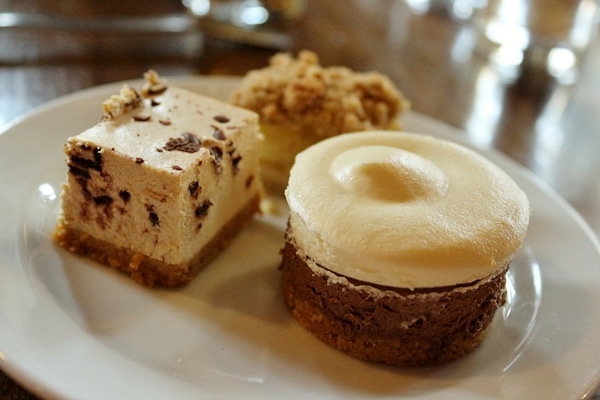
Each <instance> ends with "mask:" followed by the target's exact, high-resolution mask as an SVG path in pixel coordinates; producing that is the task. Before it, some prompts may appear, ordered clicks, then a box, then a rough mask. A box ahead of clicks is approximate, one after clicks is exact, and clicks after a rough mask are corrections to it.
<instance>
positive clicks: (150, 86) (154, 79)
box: [142, 69, 167, 97]
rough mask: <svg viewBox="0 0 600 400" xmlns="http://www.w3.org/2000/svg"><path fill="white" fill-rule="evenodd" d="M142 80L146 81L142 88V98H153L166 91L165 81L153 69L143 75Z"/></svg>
mask: <svg viewBox="0 0 600 400" xmlns="http://www.w3.org/2000/svg"><path fill="white" fill-rule="evenodd" d="M144 80H145V81H146V82H144V86H143V87H142V95H143V96H144V97H150V96H155V95H157V94H161V93H163V92H164V91H165V90H167V81H166V80H164V79H162V78H161V77H160V75H158V73H157V72H156V71H155V70H153V69H151V70H149V71H148V72H145V73H144Z"/></svg>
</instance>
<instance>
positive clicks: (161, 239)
mask: <svg viewBox="0 0 600 400" xmlns="http://www.w3.org/2000/svg"><path fill="white" fill-rule="evenodd" d="M145 78H146V82H145V84H144V86H143V87H142V88H141V90H136V89H134V88H132V87H130V86H127V85H124V86H123V88H122V89H121V91H120V93H118V94H116V95H114V96H111V97H110V98H109V99H107V100H106V101H105V102H104V103H103V104H102V106H103V112H104V115H103V117H102V121H101V122H100V123H98V124H97V125H95V126H93V127H91V128H89V129H87V130H86V131H84V132H82V133H80V134H78V135H76V136H73V137H70V138H69V139H68V140H67V141H66V143H65V145H64V152H65V154H66V163H67V178H66V182H65V183H64V184H63V187H62V189H63V192H62V196H61V210H60V215H59V218H58V223H57V226H56V229H55V231H54V239H55V240H56V242H57V243H58V244H59V245H61V246H62V247H64V248H66V249H67V250H69V251H71V252H74V253H77V254H80V255H83V256H86V257H90V258H92V259H94V260H97V261H98V262H100V263H102V264H105V265H108V266H110V267H113V268H116V269H118V270H120V271H122V272H124V273H126V274H128V275H129V276H131V277H132V278H133V279H135V280H136V281H138V282H140V283H141V284H143V285H145V286H148V287H154V286H160V287H179V286H183V285H186V284H187V283H189V282H190V281H191V280H192V279H193V278H194V276H195V275H196V274H197V273H198V271H199V270H200V269H201V268H202V267H203V266H205V265H206V264H208V263H209V262H210V261H211V260H213V259H214V258H215V257H217V256H218V255H219V254H220V253H221V252H222V251H223V250H224V249H225V248H226V247H227V246H228V245H229V244H230V243H231V241H232V240H233V239H234V238H235V236H236V234H237V233H238V232H239V231H240V230H241V229H242V228H243V227H244V226H245V225H246V224H247V223H248V222H249V221H250V220H251V219H252V218H253V216H254V215H255V214H256V213H257V212H258V211H259V202H260V198H261V195H262V184H261V182H260V175H259V169H258V168H259V166H258V155H257V151H256V148H257V143H258V142H259V141H260V140H261V134H260V132H259V128H258V116H257V114H255V113H253V112H251V111H248V110H245V109H242V108H239V107H235V106H232V105H230V104H228V103H225V102H221V101H219V100H216V99H212V98H208V97H205V96H201V95H199V94H196V93H192V92H190V91H188V90H186V89H183V88H178V87H171V86H170V85H169V84H168V82H167V81H166V80H163V79H162V78H160V77H159V76H158V74H156V73H155V72H154V71H149V72H147V73H146V74H145Z"/></svg>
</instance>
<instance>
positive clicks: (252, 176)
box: [246, 175, 254, 189]
mask: <svg viewBox="0 0 600 400" xmlns="http://www.w3.org/2000/svg"><path fill="white" fill-rule="evenodd" d="M252 181H254V175H250V176H249V177H248V179H246V189H247V188H249V187H250V185H252Z"/></svg>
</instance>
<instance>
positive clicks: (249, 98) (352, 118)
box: [231, 50, 408, 187]
mask: <svg viewBox="0 0 600 400" xmlns="http://www.w3.org/2000/svg"><path fill="white" fill-rule="evenodd" d="M231 101H232V103H233V104H235V105H238V106H241V107H244V108H247V109H250V110H253V111H255V112H257V113H258V114H259V115H260V122H261V130H262V132H263V133H264V135H265V141H264V143H263V148H262V152H261V163H262V164H263V167H265V169H266V170H265V171H264V172H266V173H267V179H269V180H275V181H279V182H270V183H274V185H275V186H282V187H285V183H286V182H287V177H288V173H289V169H290V168H291V166H292V164H293V161H294V157H295V155H296V154H297V153H298V152H300V151H301V150H303V149H305V148H306V147H308V146H309V145H311V144H314V143H316V142H317V141H319V140H322V139H325V138H327V137H331V136H335V135H339V134H341V133H345V132H353V131H362V130H371V129H390V128H393V127H394V126H395V124H396V122H397V119H398V117H399V116H400V115H401V114H402V112H403V111H405V110H406V109H407V107H408V102H407V101H406V99H405V98H404V97H403V95H402V94H401V93H400V91H399V90H398V89H397V88H396V87H395V85H394V84H393V82H392V81H391V80H390V79H389V78H388V77H387V76H385V75H383V74H380V73H377V72H366V73H359V72H355V71H352V70H351V69H349V68H346V67H343V66H333V67H322V66H321V65H319V59H318V57H317V55H316V54H315V53H313V52H311V51H307V50H304V51H301V52H300V53H299V54H298V57H297V58H293V57H292V56H291V55H290V54H287V53H279V54H276V55H275V56H273V57H272V59H271V61H270V65H269V66H267V67H265V68H262V69H258V70H254V71H251V72H249V73H248V74H247V75H246V76H245V77H244V78H243V80H242V82H241V83H240V85H239V86H238V87H237V88H236V90H235V91H234V93H233V95H232V99H231Z"/></svg>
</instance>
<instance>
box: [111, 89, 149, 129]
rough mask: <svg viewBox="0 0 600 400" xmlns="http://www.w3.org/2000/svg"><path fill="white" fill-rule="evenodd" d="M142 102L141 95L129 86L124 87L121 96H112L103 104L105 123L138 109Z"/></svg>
mask: <svg viewBox="0 0 600 400" xmlns="http://www.w3.org/2000/svg"><path fill="white" fill-rule="evenodd" d="M141 102H142V98H141V97H140V95H139V93H138V92H137V91H136V90H135V89H134V88H132V87H131V86H129V85H123V87H122V88H121V90H120V92H119V94H115V95H112V96H110V97H109V98H108V99H107V100H105V101H104V102H103V103H102V110H103V111H104V114H103V116H102V120H103V121H110V120H112V119H115V118H117V117H120V116H121V115H123V114H125V113H127V112H129V111H130V110H133V109H134V108H136V107H137V106H138V105H139V104H140V103H141Z"/></svg>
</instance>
